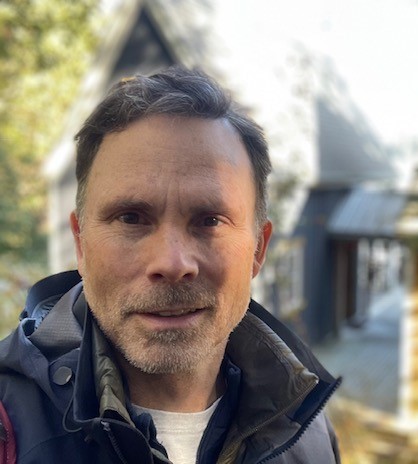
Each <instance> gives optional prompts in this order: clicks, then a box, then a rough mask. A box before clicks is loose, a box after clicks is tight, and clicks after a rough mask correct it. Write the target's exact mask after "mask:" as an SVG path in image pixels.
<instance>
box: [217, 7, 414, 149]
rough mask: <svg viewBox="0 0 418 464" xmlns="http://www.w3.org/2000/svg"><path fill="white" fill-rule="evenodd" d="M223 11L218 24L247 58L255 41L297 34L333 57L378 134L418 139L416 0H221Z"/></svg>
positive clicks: (393, 140) (384, 137) (272, 41)
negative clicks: (239, 44)
mask: <svg viewBox="0 0 418 464" xmlns="http://www.w3.org/2000/svg"><path fill="white" fill-rule="evenodd" d="M221 9H222V14H220V15H219V18H218V20H219V25H218V27H221V28H229V32H228V33H229V36H230V38H231V40H232V41H234V40H236V41H237V44H238V42H239V41H240V42H241V44H242V47H241V49H242V51H243V53H245V55H246V59H248V56H255V59H257V55H259V54H260V43H262V44H264V45H263V46H265V47H268V44H270V45H272V46H274V44H275V43H277V40H276V39H277V38H293V39H295V40H298V41H300V42H302V43H303V44H304V45H306V46H307V47H308V49H310V50H313V51H315V52H317V53H319V54H323V55H326V56H329V57H331V58H332V59H333V61H334V63H335V67H336V69H337V71H338V73H339V74H340V76H341V77H342V78H343V80H344V81H345V82H346V84H347V87H348V91H349V93H350V95H351V97H352V99H353V101H354V102H355V104H356V105H357V106H358V107H359V108H360V110H361V111H362V112H363V113H364V114H365V116H366V118H367V119H368V120H369V122H370V125H371V127H372V128H373V129H374V130H375V131H376V132H377V134H378V135H379V136H380V137H381V138H382V140H384V141H385V142H387V143H394V144H397V143H402V141H403V140H405V139H408V138H412V137H417V138H418V52H417V46H418V1H417V0H292V1H289V0H226V1H225V0H223V1H222V0H221ZM252 46H253V47H255V48H254V49H252V48H251V47H252ZM258 59H260V58H258Z"/></svg>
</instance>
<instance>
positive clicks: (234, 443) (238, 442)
mask: <svg viewBox="0 0 418 464" xmlns="http://www.w3.org/2000/svg"><path fill="white" fill-rule="evenodd" d="M317 384H318V381H315V382H314V384H313V385H312V384H310V385H309V386H308V387H307V388H306V389H305V390H304V391H303V392H302V393H301V394H300V395H299V396H298V397H297V398H296V399H295V400H294V401H292V403H291V404H290V405H288V406H287V407H286V408H284V409H282V410H281V411H280V412H279V413H278V414H275V415H274V416H273V417H271V418H270V419H269V420H267V421H265V422H264V423H263V424H261V425H259V426H257V427H253V428H252V429H250V430H249V431H248V432H247V433H246V434H245V435H242V436H241V437H240V438H239V440H235V441H234V442H232V443H231V444H230V446H229V448H231V449H233V450H234V449H236V448H237V445H240V444H241V443H242V442H243V440H245V439H246V438H247V437H249V436H251V435H252V434H254V433H256V432H257V431H258V430H260V429H261V428H263V427H265V426H267V425H269V424H270V423H271V422H273V421H274V420H276V419H277V418H278V417H280V416H282V415H284V414H286V413H287V412H288V411H290V410H291V409H292V408H293V406H294V405H295V404H297V403H298V402H299V401H300V400H301V399H302V398H304V397H305V396H306V395H307V394H308V393H309V392H311V391H312V390H313V389H314V388H315V386H316V385H317ZM223 454H224V453H223ZM225 454H226V453H225ZM219 462H220V463H222V462H223V461H219ZM227 462H229V461H227ZM257 464H259V463H257Z"/></svg>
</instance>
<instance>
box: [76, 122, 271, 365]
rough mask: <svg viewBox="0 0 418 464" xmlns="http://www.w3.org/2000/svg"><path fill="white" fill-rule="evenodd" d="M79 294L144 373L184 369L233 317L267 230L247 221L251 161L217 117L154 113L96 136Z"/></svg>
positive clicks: (240, 311)
mask: <svg viewBox="0 0 418 464" xmlns="http://www.w3.org/2000/svg"><path fill="white" fill-rule="evenodd" d="M71 222H72V229H73V232H74V236H75V241H76V248H77V257H78V265H79V271H80V273H81V275H82V276H83V281H84V289H85V293H86V297H87V301H88V303H89V305H90V307H91V310H92V312H93V314H94V316H95V317H96V319H97V321H98V323H99V325H100V327H101V328H102V330H103V332H104V333H105V334H106V336H107V337H108V338H109V339H110V341H111V342H112V343H113V345H114V346H115V347H116V348H117V349H118V351H119V352H120V353H122V354H123V355H124V357H125V358H126V359H127V360H128V361H129V362H130V363H131V364H132V365H134V366H135V367H138V368H140V369H141V370H143V371H145V372H149V373H174V372H180V371H188V370H192V369H194V368H195V367H196V366H197V365H198V364H199V363H201V362H204V361H205V359H208V357H210V356H213V355H214V354H215V353H217V352H220V351H221V350H223V349H224V347H225V344H226V342H227V339H228V336H229V334H230V333H231V331H232V330H233V329H234V327H235V326H236V325H237V324H238V323H239V322H240V320H241V319H242V317H243V316H244V314H245V311H246V309H247V307H248V303H249V299H250V282H251V279H252V277H254V276H255V275H256V274H257V273H258V271H259V269H260V266H261V264H262V262H263V260H264V254H265V250H266V246H267V243H268V240H269V237H270V233H271V225H270V223H267V224H265V225H264V228H262V230H261V231H257V230H256V228H255V185H254V180H253V174H252V167H251V163H250V160H249V158H248V155H247V152H246V150H245V147H244V145H243V144H242V142H241V140H240V138H239V136H238V134H237V132H236V131H235V129H234V128H233V127H232V126H231V125H230V124H229V123H228V122H227V121H225V120H223V119H217V120H210V119H198V118H182V117H172V116H166V115H156V116H151V117H148V118H145V119H141V120H139V121H136V122H134V123H132V124H130V125H129V126H128V127H127V129H125V130H123V131H121V132H116V133H111V134H108V135H106V137H105V138H104V140H103V142H102V144H101V146H100V149H99V151H98V153H97V156H96V159H95V160H94V163H93V166H92V168H91V172H90V174H89V180H88V185H87V194H86V202H85V209H84V216H83V221H82V224H81V227H80V224H79V223H78V220H77V218H76V217H75V215H72V217H71Z"/></svg>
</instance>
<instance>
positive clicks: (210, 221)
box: [201, 216, 221, 227]
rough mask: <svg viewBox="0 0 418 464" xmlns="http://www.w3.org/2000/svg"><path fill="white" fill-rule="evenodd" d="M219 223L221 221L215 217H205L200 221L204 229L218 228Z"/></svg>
mask: <svg viewBox="0 0 418 464" xmlns="http://www.w3.org/2000/svg"><path fill="white" fill-rule="evenodd" d="M220 223H221V221H220V220H219V219H218V218H217V217H216V216H206V217H204V218H203V219H202V221H201V224H202V226H204V227H216V226H219V224H220Z"/></svg>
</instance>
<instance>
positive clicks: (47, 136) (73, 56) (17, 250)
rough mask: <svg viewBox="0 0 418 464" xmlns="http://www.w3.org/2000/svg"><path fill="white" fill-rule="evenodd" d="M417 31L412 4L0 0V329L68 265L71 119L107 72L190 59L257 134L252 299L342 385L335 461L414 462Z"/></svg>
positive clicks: (86, 106) (373, 0)
mask: <svg viewBox="0 0 418 464" xmlns="http://www.w3.org/2000/svg"><path fill="white" fill-rule="evenodd" d="M417 24H418V1H417V0H368V1H367V2H365V1H364V0H363V1H362V0H293V1H292V2H289V1H285V0H199V1H198V0H148V1H147V0H78V1H77V2H70V1H66V0H2V2H1V3H0V297H1V305H0V334H1V335H2V336H6V335H7V334H8V333H9V332H10V330H11V329H12V328H13V327H14V326H15V325H16V324H17V321H18V317H19V313H20V311H21V310H22V309H23V306H24V300H25V296H26V293H27V290H28V288H29V287H30V286H31V285H32V284H33V283H34V282H35V281H36V280H38V279H40V278H42V277H44V276H46V275H48V274H49V273H51V272H59V271H62V270H67V269H70V268H74V266H75V255H74V249H73V244H72V238H71V234H70V229H69V224H68V216H69V213H70V212H71V210H72V209H73V207H74V198H75V191H76V182H75V175H74V168H75V160H74V154H75V153H74V143H73V137H74V135H75V133H76V132H77V130H78V129H79V127H80V125H81V124H82V122H83V121H84V119H85V118H86V117H87V116H88V115H89V113H90V112H91V111H92V109H93V108H94V106H95V105H96V104H97V103H98V101H100V100H101V98H102V97H103V95H104V94H105V93H106V91H107V90H108V89H109V87H110V86H111V85H112V84H113V83H114V82H115V81H116V80H118V79H120V78H121V77H124V76H129V75H132V74H134V73H136V72H140V73H150V72H153V71H156V70H158V69H161V68H164V67H167V66H168V65H171V64H174V63H182V64H184V65H186V66H199V67H200V68H202V69H203V70H205V71H206V72H207V73H209V74H211V75H212V76H214V77H215V78H216V79H218V80H219V82H220V83H221V84H222V85H223V86H224V87H226V88H228V89H229V90H230V91H231V93H232V95H233V97H234V98H235V99H236V100H237V101H238V102H240V103H241V104H242V105H243V106H244V107H245V108H246V109H247V111H248V112H249V113H250V114H251V115H252V116H253V117H254V118H255V119H256V120H257V122H258V123H259V124H261V125H262V126H263V127H264V128H265V130H266V134H267V137H268V140H269V143H270V147H271V156H272V160H273V165H274V172H273V174H272V176H271V179H270V199H271V208H270V216H271V218H272V220H273V222H274V225H275V236H274V239H273V243H272V245H271V248H270V255H269V258H268V261H267V263H266V266H265V268H264V269H263V272H262V274H261V275H260V276H259V277H258V278H257V281H256V282H254V289H253V293H254V297H255V298H256V299H258V300H260V301H261V302H263V303H264V304H265V305H266V306H267V307H268V308H269V310H270V311H271V312H272V313H273V314H275V315H276V316H278V317H280V318H281V319H282V320H284V321H285V322H286V323H287V324H288V325H289V326H291V327H292V328H293V329H294V330H295V331H296V332H297V333H298V334H299V335H300V336H301V337H302V338H303V339H304V340H306V342H307V343H309V344H310V345H311V346H313V347H314V350H315V352H316V354H317V356H318V357H319V358H320V359H321V360H322V362H323V363H324V364H325V365H326V366H327V368H328V369H329V370H331V371H332V372H333V373H334V374H335V375H343V376H344V382H343V385H342V387H341V388H340V391H339V393H338V395H337V397H336V398H335V399H333V400H332V401H331V404H330V406H329V414H330V415H332V417H333V420H334V423H335V424H336V427H337V431H338V435H339V438H340V442H341V448H342V453H343V462H344V463H356V464H368V463H418V433H417V432H418V338H417V336H418V278H417V274H418V272H415V271H414V270H415V268H417V267H418V92H417V86H418V84H417V83H418V60H417V59H416V46H417V43H418V27H417ZM414 57H415V58H414Z"/></svg>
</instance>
